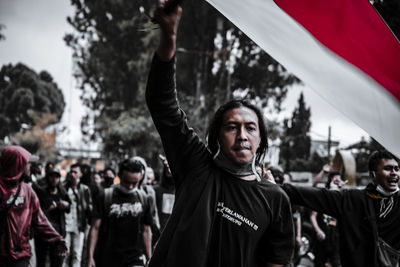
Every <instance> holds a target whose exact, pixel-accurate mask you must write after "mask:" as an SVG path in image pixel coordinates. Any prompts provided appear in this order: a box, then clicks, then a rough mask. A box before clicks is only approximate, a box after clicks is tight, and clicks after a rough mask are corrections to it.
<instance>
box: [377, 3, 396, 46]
mask: <svg viewBox="0 0 400 267" xmlns="http://www.w3.org/2000/svg"><path fill="white" fill-rule="evenodd" d="M371 2H372V4H373V6H374V7H375V9H376V10H377V11H378V12H379V14H380V15H381V16H382V18H383V19H384V20H385V22H386V23H387V24H388V26H389V27H390V29H391V30H392V31H393V33H394V35H395V36H396V37H397V39H400V16H399V14H400V1H398V0H371Z"/></svg>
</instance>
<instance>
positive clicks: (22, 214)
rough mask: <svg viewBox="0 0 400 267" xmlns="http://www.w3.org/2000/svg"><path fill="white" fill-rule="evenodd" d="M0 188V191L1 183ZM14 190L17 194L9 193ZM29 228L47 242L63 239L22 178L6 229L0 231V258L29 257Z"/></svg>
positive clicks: (0, 259)
mask: <svg viewBox="0 0 400 267" xmlns="http://www.w3.org/2000/svg"><path fill="white" fill-rule="evenodd" d="M0 189H1V191H2V192H3V189H4V188H3V187H2V186H0ZM15 190H16V189H15ZM13 194H16V191H13V192H12V193H11V195H13ZM3 195H4V193H3ZM6 201H7V199H1V205H0V210H1V209H2V208H3V203H6ZM32 228H33V229H35V231H36V232H35V233H36V234H37V236H38V237H39V238H41V239H43V240H45V241H47V242H56V241H59V240H61V239H62V236H61V235H59V234H58V233H57V232H56V231H55V230H54V228H53V227H52V226H51V224H50V223H49V221H48V220H47V218H46V216H45V215H44V213H43V212H42V210H41V208H40V204H39V199H38V197H37V196H36V194H35V192H34V191H33V190H32V188H31V187H30V186H29V185H28V184H26V183H24V182H22V183H21V190H20V192H19V194H18V198H17V200H16V201H15V203H14V205H13V207H11V208H10V210H9V212H8V213H7V218H6V229H1V232H0V262H1V261H2V260H17V259H29V258H30V257H31V255H32V254H31V248H30V245H29V238H30V236H31V229H32ZM3 230H5V231H3Z"/></svg>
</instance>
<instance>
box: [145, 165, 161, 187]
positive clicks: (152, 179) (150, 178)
mask: <svg viewBox="0 0 400 267" xmlns="http://www.w3.org/2000/svg"><path fill="white" fill-rule="evenodd" d="M146 174H147V184H148V185H156V184H157V183H158V181H157V179H156V174H155V173H154V170H153V168H152V167H149V166H147V170H146Z"/></svg>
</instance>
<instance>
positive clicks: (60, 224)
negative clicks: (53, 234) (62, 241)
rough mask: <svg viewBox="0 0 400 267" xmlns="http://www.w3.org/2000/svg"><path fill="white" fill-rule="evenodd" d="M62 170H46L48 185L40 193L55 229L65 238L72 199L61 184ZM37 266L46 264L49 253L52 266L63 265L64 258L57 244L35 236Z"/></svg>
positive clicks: (46, 212) (40, 198) (43, 206)
mask: <svg viewBox="0 0 400 267" xmlns="http://www.w3.org/2000/svg"><path fill="white" fill-rule="evenodd" d="M60 177H61V172H60V170H58V169H57V168H54V167H52V168H48V169H47V171H46V177H45V179H46V181H47V182H46V185H45V187H44V188H43V191H42V192H43V194H41V195H39V200H40V206H41V207H42V209H43V211H44V213H45V214H46V216H47V219H48V220H49V222H50V223H51V225H52V226H53V227H54V229H55V230H56V231H57V232H58V233H59V234H60V235H62V237H64V238H65V234H66V232H65V213H68V212H69V209H70V204H71V200H70V199H69V197H68V194H67V192H66V191H65V189H64V188H63V187H62V186H61V185H60ZM35 250H36V266H38V267H41V266H45V265H46V257H47V255H49V258H50V266H51V267H61V266H62V264H63V258H64V257H62V256H60V255H59V253H58V251H57V249H56V247H55V246H52V245H51V244H49V243H48V242H45V241H43V240H41V239H40V238H38V237H36V238H35Z"/></svg>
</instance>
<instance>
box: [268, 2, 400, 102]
mask: <svg viewBox="0 0 400 267" xmlns="http://www.w3.org/2000/svg"><path fill="white" fill-rule="evenodd" d="M274 1H275V3H276V4H277V5H278V6H279V7H280V8H281V9H282V10H284V11H285V12H286V13H288V14H289V15H290V16H291V17H292V18H294V19H295V20H296V21H297V22H298V23H300V24H301V25H302V26H303V27H304V28H305V29H306V30H307V31H308V32H310V33H311V34H312V35H313V36H314V37H315V38H316V39H317V40H318V41H319V42H320V43H322V44H323V45H324V46H326V47H327V48H329V49H330V50H331V51H333V52H334V53H336V54H337V55H339V56H341V57H342V58H344V59H346V60H347V61H348V62H350V63H351V64H353V65H354V66H356V67H358V68H359V69H361V70H362V71H363V72H365V73H366V74H368V75H369V76H370V77H372V78H373V79H374V80H375V81H377V82H378V83H379V84H380V85H381V86H383V87H384V88H386V89H387V90H388V91H389V92H390V93H391V94H392V95H393V96H394V97H395V98H396V99H397V100H398V101H400V43H399V41H398V40H397V39H396V37H395V36H394V34H393V33H392V32H391V31H390V29H389V28H388V27H387V25H386V24H385V22H384V21H383V19H382V18H381V17H380V16H379V14H378V13H377V12H376V11H375V9H374V8H373V6H372V5H371V4H370V3H369V2H368V0H341V1H335V0H327V1H321V0H274ZM360 90H362V88H360ZM360 93H362V92H361V91H360Z"/></svg>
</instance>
